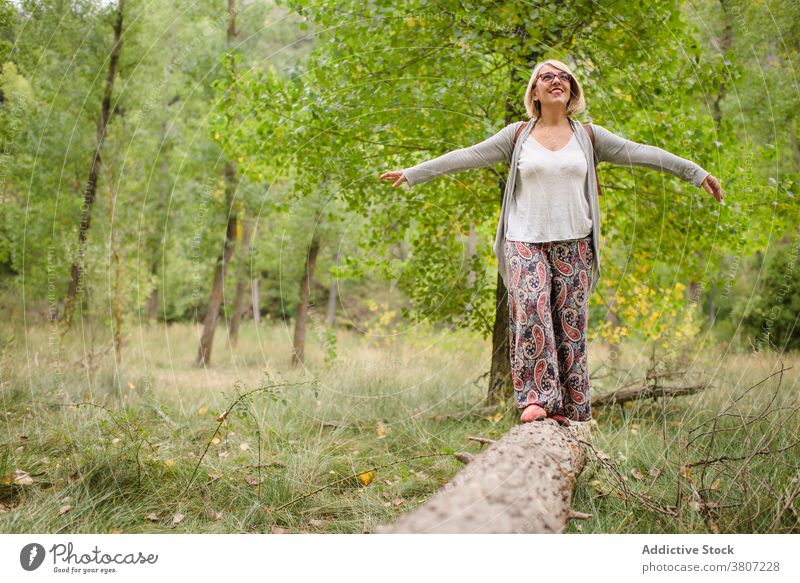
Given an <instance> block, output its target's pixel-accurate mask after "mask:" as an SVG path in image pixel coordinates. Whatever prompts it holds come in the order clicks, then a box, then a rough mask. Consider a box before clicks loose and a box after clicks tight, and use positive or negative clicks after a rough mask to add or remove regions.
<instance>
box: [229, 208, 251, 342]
mask: <svg viewBox="0 0 800 583" xmlns="http://www.w3.org/2000/svg"><path fill="white" fill-rule="evenodd" d="M251 233H252V228H251V227H250V223H249V222H248V221H245V220H242V264H241V265H240V266H239V274H238V277H237V279H236V293H235V294H234V296H233V309H232V310H231V323H230V329H229V330H228V337H229V338H230V341H231V345H233V346H236V342H237V341H238V340H239V325H240V323H241V321H242V316H243V315H244V298H245V292H246V291H247V283H248V282H249V281H250V265H249V260H250V257H249V255H250V238H251V236H252V235H251Z"/></svg>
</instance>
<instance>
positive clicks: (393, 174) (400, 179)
mask: <svg viewBox="0 0 800 583" xmlns="http://www.w3.org/2000/svg"><path fill="white" fill-rule="evenodd" d="M381 180H394V184H392V186H394V187H395V188H397V187H398V186H400V185H401V184H403V183H404V182H408V181H407V180H406V177H405V176H404V175H403V171H402V170H389V171H388V172H384V173H383V174H381Z"/></svg>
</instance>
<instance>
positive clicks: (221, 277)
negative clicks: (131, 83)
mask: <svg viewBox="0 0 800 583" xmlns="http://www.w3.org/2000/svg"><path fill="white" fill-rule="evenodd" d="M235 38H236V0H228V35H227V41H228V48H230V47H231V46H232V45H233V41H234V40H235ZM231 63H233V61H231ZM231 66H233V65H231ZM237 186H238V177H237V175H236V166H234V163H233V162H232V161H230V160H229V161H227V162H226V163H225V201H226V203H227V205H226V206H227V208H228V223H227V226H226V228H225V246H224V248H223V250H222V256H221V257H220V258H219V259H218V260H217V268H216V269H215V270H214V281H213V283H212V284H211V296H210V297H209V300H208V309H207V310H206V315H205V318H204V320H203V334H202V336H201V337H200V348H199V349H198V351H197V361H196V364H197V366H208V365H210V364H211V348H212V347H213V345H214V332H215V331H216V329H217V318H218V317H219V309H220V306H221V305H222V297H223V294H224V290H225V276H226V275H227V273H228V264H229V263H230V260H231V257H232V256H233V251H234V249H235V248H236V234H237V231H238V220H237V216H236V211H235V209H234V208H233V201H234V198H235V196H236V188H237Z"/></svg>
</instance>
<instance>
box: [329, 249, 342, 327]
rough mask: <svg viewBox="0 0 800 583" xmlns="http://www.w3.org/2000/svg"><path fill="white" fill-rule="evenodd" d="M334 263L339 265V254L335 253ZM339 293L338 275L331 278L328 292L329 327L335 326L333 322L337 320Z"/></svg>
mask: <svg viewBox="0 0 800 583" xmlns="http://www.w3.org/2000/svg"><path fill="white" fill-rule="evenodd" d="M333 264H334V265H335V266H337V267H338V266H339V254H338V253H334V254H333ZM338 295H339V279H338V278H337V277H332V278H331V286H330V288H329V293H328V314H327V318H326V321H327V323H328V328H333V324H334V322H335V321H336V303H337V301H338V298H337V296H338Z"/></svg>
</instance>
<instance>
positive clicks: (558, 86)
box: [533, 64, 572, 107]
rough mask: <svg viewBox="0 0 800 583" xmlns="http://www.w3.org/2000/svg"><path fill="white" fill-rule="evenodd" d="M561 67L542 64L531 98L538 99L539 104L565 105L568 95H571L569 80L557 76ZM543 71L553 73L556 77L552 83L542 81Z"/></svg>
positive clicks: (560, 71)
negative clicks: (565, 80)
mask: <svg viewBox="0 0 800 583" xmlns="http://www.w3.org/2000/svg"><path fill="white" fill-rule="evenodd" d="M563 72H564V71H562V70H561V69H557V68H556V67H554V66H552V65H550V64H547V65H544V66H543V67H542V68H541V70H540V71H539V74H538V76H537V78H536V86H535V87H534V88H533V99H534V100H538V101H539V103H540V106H545V107H547V106H550V105H555V104H557V103H560V104H562V105H563V106H564V107H566V106H567V103H568V102H569V99H570V97H571V96H572V93H571V88H570V84H569V82H567V83H565V82H564V81H562V80H561V79H560V78H559V77H558V74H559V73H563ZM545 73H553V74H554V75H556V77H555V78H554V79H553V81H552V83H550V84H547V83H545V82H544V81H542V75H544V74H545Z"/></svg>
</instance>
